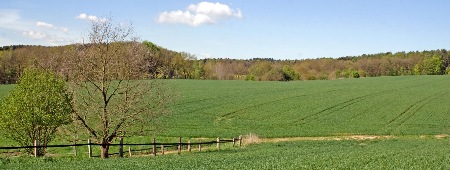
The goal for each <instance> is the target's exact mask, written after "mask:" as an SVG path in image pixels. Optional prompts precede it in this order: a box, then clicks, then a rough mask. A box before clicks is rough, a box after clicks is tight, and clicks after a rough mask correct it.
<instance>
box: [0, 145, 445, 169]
mask: <svg viewBox="0 0 450 170" xmlns="http://www.w3.org/2000/svg"><path fill="white" fill-rule="evenodd" d="M449 144H450V143H449V141H448V139H447V140H446V139H432V138H426V139H420V140H417V139H407V138H405V139H390V140H371V141H301V142H282V143H265V144H258V145H251V146H248V147H245V148H242V149H228V150H224V151H220V152H202V153H198V152H197V153H191V154H182V155H181V156H179V155H166V156H159V157H152V156H148V157H135V158H112V159H108V160H101V159H98V158H96V159H87V158H84V159H81V158H39V159H34V158H11V159H0V161H1V162H0V169H16V168H20V169H449V168H450V163H449V162H450V147H448V146H449Z"/></svg>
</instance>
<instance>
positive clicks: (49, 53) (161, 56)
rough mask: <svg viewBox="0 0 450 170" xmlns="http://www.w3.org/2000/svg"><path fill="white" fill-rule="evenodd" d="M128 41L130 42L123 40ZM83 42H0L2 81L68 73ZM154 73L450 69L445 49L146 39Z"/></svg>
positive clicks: (306, 76) (284, 74) (321, 76)
mask: <svg viewBox="0 0 450 170" xmlns="http://www.w3.org/2000/svg"><path fill="white" fill-rule="evenodd" d="M122 43H127V42H122ZM79 46H80V45H79V44H72V45H66V46H53V47H47V46H31V45H12V46H4V47H0V84H13V83H16V81H17V80H18V78H19V77H20V75H21V74H22V72H23V71H24V70H25V68H43V69H50V70H53V71H55V72H57V73H60V74H62V75H68V73H69V72H70V70H68V69H67V68H68V67H67V64H68V63H66V62H65V61H67V57H74V56H76V54H75V53H76V51H77V50H76V48H79ZM142 46H145V47H146V48H148V52H147V54H146V56H145V62H146V63H145V65H146V70H144V71H145V72H146V73H147V74H148V77H149V78H158V79H207V80H251V81H293V80H333V79H341V78H360V77H377V76H402V75H443V74H449V73H450V66H449V63H450V55H449V52H450V51H448V50H446V49H437V50H429V51H410V52H404V51H401V52H394V53H393V52H384V53H378V54H363V55H360V56H344V57H340V58H317V59H299V60H274V59H272V58H263V57H262V58H253V59H247V60H242V59H228V58H208V59H197V58H196V56H195V55H192V54H190V53H187V52H176V51H172V50H169V49H166V48H164V47H161V46H158V45H156V44H154V43H152V42H150V41H143V42H142Z"/></svg>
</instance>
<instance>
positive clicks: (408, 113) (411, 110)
mask: <svg viewBox="0 0 450 170" xmlns="http://www.w3.org/2000/svg"><path fill="white" fill-rule="evenodd" d="M446 94H447V93H442V92H438V93H436V94H433V95H430V96H428V97H425V98H423V99H421V100H419V101H417V102H415V103H413V104H412V105H410V106H409V107H408V108H406V109H405V110H404V111H403V112H401V113H400V114H399V115H397V116H396V117H394V118H393V119H391V120H390V121H389V122H388V123H387V124H386V125H385V127H384V129H385V130H384V131H386V132H387V133H392V131H394V130H395V129H398V128H400V126H402V125H403V124H405V123H406V122H407V121H409V120H410V119H411V118H412V117H414V116H415V115H416V114H417V113H418V112H419V111H420V110H421V109H422V108H423V107H425V106H426V105H428V104H429V103H431V102H432V101H434V100H436V99H437V98H440V97H442V96H444V95H446Z"/></svg>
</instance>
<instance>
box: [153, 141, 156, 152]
mask: <svg viewBox="0 0 450 170" xmlns="http://www.w3.org/2000/svg"><path fill="white" fill-rule="evenodd" d="M153 155H154V156H156V139H155V138H153Z"/></svg>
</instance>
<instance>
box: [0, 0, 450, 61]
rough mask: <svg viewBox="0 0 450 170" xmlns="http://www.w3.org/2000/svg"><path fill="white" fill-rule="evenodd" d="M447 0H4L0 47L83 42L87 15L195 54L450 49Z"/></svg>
mask: <svg viewBox="0 0 450 170" xmlns="http://www.w3.org/2000/svg"><path fill="white" fill-rule="evenodd" d="M449 7H450V1H448V0H430V1H427V0H265V1H262V0H259V1H256V0H245V1H242V0H241V1H237V0H223V1H193V0H188V1H179V0H152V1H149V0H130V1H119V0H95V1H93V0H78V1H72V0H39V1H38V0H35V1H33V0H5V1H2V3H1V5H0V46H4V45H13V44H32V45H65V44H70V43H76V42H80V39H81V37H82V36H83V35H85V34H86V33H88V32H89V20H90V21H93V20H101V19H102V18H105V17H109V16H111V17H112V19H113V21H114V22H117V23H118V22H128V21H131V22H132V23H133V27H134V29H135V31H136V35H137V36H139V37H140V38H141V39H142V40H149V41H152V42H154V43H156V44H157V45H160V46H162V47H165V48H168V49H171V50H175V51H185V52H189V53H191V54H194V55H196V56H197V57H198V58H205V57H212V58H237V59H250V58H256V57H259V58H274V59H304V58H319V57H334V58H336V57H341V56H348V55H361V54H372V53H379V52H389V51H391V52H397V51H416V50H419V51H422V50H433V49H442V48H445V49H449V47H450V33H449V32H450V22H449V20H450V19H449V16H450V10H448V8H449Z"/></svg>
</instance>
